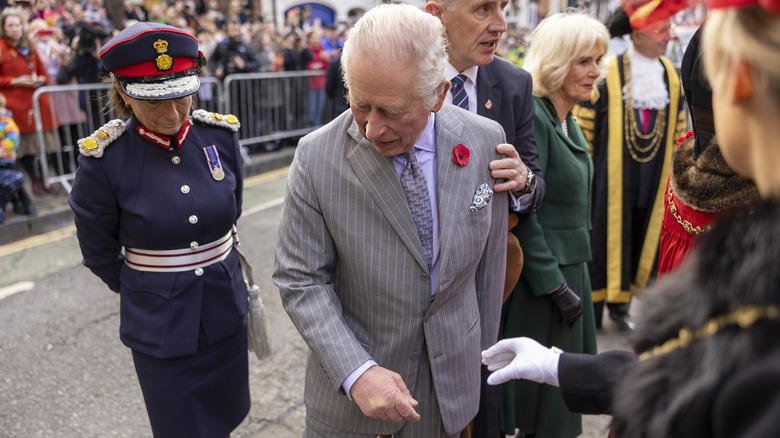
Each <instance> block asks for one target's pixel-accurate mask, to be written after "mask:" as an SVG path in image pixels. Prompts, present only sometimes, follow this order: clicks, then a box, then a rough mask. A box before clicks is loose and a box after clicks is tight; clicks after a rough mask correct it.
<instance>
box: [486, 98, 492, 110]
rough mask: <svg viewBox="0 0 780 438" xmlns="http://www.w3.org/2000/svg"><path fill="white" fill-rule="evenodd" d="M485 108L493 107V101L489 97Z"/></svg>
mask: <svg viewBox="0 0 780 438" xmlns="http://www.w3.org/2000/svg"><path fill="white" fill-rule="evenodd" d="M485 108H487V109H490V108H493V102H491V101H490V99H488V101H487V102H485Z"/></svg>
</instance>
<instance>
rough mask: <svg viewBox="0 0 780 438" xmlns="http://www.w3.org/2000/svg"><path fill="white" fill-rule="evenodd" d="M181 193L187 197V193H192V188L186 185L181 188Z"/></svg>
mask: <svg viewBox="0 0 780 438" xmlns="http://www.w3.org/2000/svg"><path fill="white" fill-rule="evenodd" d="M181 192H182V193H184V194H185V195H186V194H187V193H189V192H190V186H188V185H187V184H184V185H183V186H181Z"/></svg>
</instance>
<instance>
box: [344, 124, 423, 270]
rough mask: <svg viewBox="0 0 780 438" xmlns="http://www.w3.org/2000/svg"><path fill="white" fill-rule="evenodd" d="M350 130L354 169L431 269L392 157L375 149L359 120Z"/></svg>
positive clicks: (349, 156)
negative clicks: (363, 134) (360, 129)
mask: <svg viewBox="0 0 780 438" xmlns="http://www.w3.org/2000/svg"><path fill="white" fill-rule="evenodd" d="M347 133H348V134H349V135H350V136H351V137H352V139H353V140H354V141H355V144H353V147H352V149H351V150H350V151H349V152H348V153H347V160H348V161H349V164H350V166H351V167H352V170H354V171H355V174H356V175H357V178H358V179H359V180H360V182H361V183H362V184H363V187H364V188H365V189H366V192H368V194H369V196H371V199H372V200H373V201H374V203H375V205H376V206H378V207H379V211H381V212H382V215H383V216H384V217H385V218H386V219H387V221H388V222H389V223H390V226H392V227H393V230H395V233H396V234H397V235H398V237H399V238H400V239H401V241H402V242H403V243H404V245H405V246H406V247H407V248H409V251H410V252H411V253H412V254H413V255H414V258H415V260H417V263H419V264H420V266H422V267H423V269H427V266H428V263H427V262H426V260H425V254H424V253H423V250H422V244H421V243H420V237H419V236H418V235H417V228H416V227H415V225H414V221H413V220H412V213H411V212H410V211H409V206H408V204H407V203H406V196H405V195H404V191H403V188H401V182H400V181H399V180H398V175H397V174H396V172H395V167H394V166H393V162H392V160H391V159H390V158H388V157H385V156H383V155H381V154H380V153H378V152H377V151H376V149H374V146H373V145H372V144H371V142H369V141H368V140H366V139H365V138H364V137H363V136H362V135H361V134H360V131H359V130H358V128H357V125H356V124H355V122H353V123H352V125H350V127H349V129H347Z"/></svg>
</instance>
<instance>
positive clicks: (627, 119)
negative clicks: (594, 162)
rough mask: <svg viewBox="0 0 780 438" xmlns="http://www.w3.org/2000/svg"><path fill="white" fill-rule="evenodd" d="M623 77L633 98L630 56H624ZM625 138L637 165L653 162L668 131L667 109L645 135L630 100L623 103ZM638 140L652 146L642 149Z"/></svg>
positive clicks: (658, 115)
mask: <svg viewBox="0 0 780 438" xmlns="http://www.w3.org/2000/svg"><path fill="white" fill-rule="evenodd" d="M623 77H624V78H625V84H626V88H627V90H626V91H627V92H626V95H627V96H631V66H630V64H629V60H628V54H627V53H626V54H623ZM623 112H624V114H623V136H624V137H625V140H626V145H627V146H628V152H629V154H631V158H633V159H634V161H636V162H637V163H647V162H648V161H651V160H652V159H653V158H655V156H656V155H657V154H658V151H659V150H660V149H661V144H662V140H663V137H664V135H663V132H664V130H665V129H666V108H661V109H660V110H658V112H657V114H656V117H655V123H653V129H652V130H651V131H650V132H649V133H647V134H644V133H643V132H642V130H641V129H639V124H638V123H637V120H636V112H635V111H634V107H633V106H632V105H631V103H630V101H629V100H625V102H623ZM637 138H639V139H641V140H650V144H648V145H647V146H645V147H641V146H639V145H638V144H637Z"/></svg>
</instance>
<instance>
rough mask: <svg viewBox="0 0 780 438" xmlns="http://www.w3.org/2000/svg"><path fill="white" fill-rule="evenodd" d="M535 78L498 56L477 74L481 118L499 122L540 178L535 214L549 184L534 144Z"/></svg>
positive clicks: (478, 105) (536, 194) (534, 204)
mask: <svg viewBox="0 0 780 438" xmlns="http://www.w3.org/2000/svg"><path fill="white" fill-rule="evenodd" d="M531 89H532V81H531V75H530V74H529V73H528V72H527V71H525V70H523V69H522V68H520V67H518V66H516V65H514V64H512V63H510V62H509V61H507V60H505V59H503V58H500V57H498V56H495V57H494V58H493V62H491V63H490V64H488V65H483V66H480V67H479V73H478V74H477V114H479V115H481V116H484V117H487V118H489V119H491V120H495V121H497V122H498V123H499V124H500V125H501V127H502V128H504V132H505V133H506V141H507V143H511V144H513V145H514V146H515V149H517V152H518V153H519V154H520V158H521V159H522V160H523V163H525V165H526V166H528V168H529V169H531V171H533V173H534V174H535V175H536V180H537V183H536V193H535V194H534V202H533V204H532V207H531V210H530V211H534V210H536V208H537V207H538V206H539V203H541V202H542V198H543V197H544V193H545V189H546V184H545V182H544V178H543V177H542V170H541V168H540V167H539V154H538V153H537V151H536V142H535V140H534V99H533V97H532V96H531Z"/></svg>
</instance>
